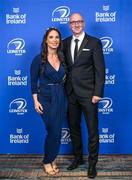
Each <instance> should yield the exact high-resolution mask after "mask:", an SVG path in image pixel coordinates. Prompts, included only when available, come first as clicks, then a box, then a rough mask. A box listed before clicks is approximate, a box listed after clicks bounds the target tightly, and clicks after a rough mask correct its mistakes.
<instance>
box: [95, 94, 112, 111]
mask: <svg viewBox="0 0 132 180" xmlns="http://www.w3.org/2000/svg"><path fill="white" fill-rule="evenodd" d="M112 104H113V101H112V99H111V98H109V97H104V98H102V99H101V100H100V101H99V108H98V111H99V112H100V113H102V114H110V113H112V112H113V108H112Z"/></svg>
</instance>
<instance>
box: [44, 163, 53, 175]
mask: <svg viewBox="0 0 132 180" xmlns="http://www.w3.org/2000/svg"><path fill="white" fill-rule="evenodd" d="M43 168H44V171H45V173H46V174H48V175H50V176H54V175H55V174H56V172H55V171H54V169H53V167H52V165H51V164H44V165H43Z"/></svg>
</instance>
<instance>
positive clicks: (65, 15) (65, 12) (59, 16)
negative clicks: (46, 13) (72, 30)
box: [52, 6, 70, 24]
mask: <svg viewBox="0 0 132 180" xmlns="http://www.w3.org/2000/svg"><path fill="white" fill-rule="evenodd" d="M69 15H70V9H69V7H68V6H59V7H57V8H56V9H54V11H53V12H52V22H60V24H66V23H67V22H68V21H69Z"/></svg>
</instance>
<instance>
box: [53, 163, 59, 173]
mask: <svg viewBox="0 0 132 180" xmlns="http://www.w3.org/2000/svg"><path fill="white" fill-rule="evenodd" d="M52 168H53V170H54V172H56V173H58V172H59V171H60V170H59V168H58V167H57V165H56V164H55V162H52Z"/></svg>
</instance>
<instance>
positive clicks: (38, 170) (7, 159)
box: [0, 155, 132, 180]
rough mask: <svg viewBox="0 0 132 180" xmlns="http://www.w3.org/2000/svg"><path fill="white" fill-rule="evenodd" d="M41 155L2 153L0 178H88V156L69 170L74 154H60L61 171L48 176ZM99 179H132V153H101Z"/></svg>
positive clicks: (98, 167) (57, 179) (81, 179)
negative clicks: (73, 168)
mask: <svg viewBox="0 0 132 180" xmlns="http://www.w3.org/2000/svg"><path fill="white" fill-rule="evenodd" d="M41 161H42V156H40V155H0V179H5V180H6V179H8V180H9V179H14V180H18V179H23V180H26V179H33V180H39V179H40V180H53V179H56V180H69V179H72V180H75V179H77V180H86V179H88V177H87V167H88V163H87V157H86V156H84V161H85V164H83V165H81V166H80V167H79V168H77V169H75V170H73V171H68V170H67V169H66V167H67V166H68V164H69V163H70V162H71V161H72V156H58V158H57V164H58V166H59V167H60V172H59V174H58V175H56V176H54V177H50V176H48V175H47V174H46V173H45V172H44V171H43V168H42V163H41ZM97 170H98V176H97V177H96V179H97V180H114V179H115V180H116V179H120V180H122V179H123V180H124V179H127V180H132V155H100V156H99V161H98V164H97Z"/></svg>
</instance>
